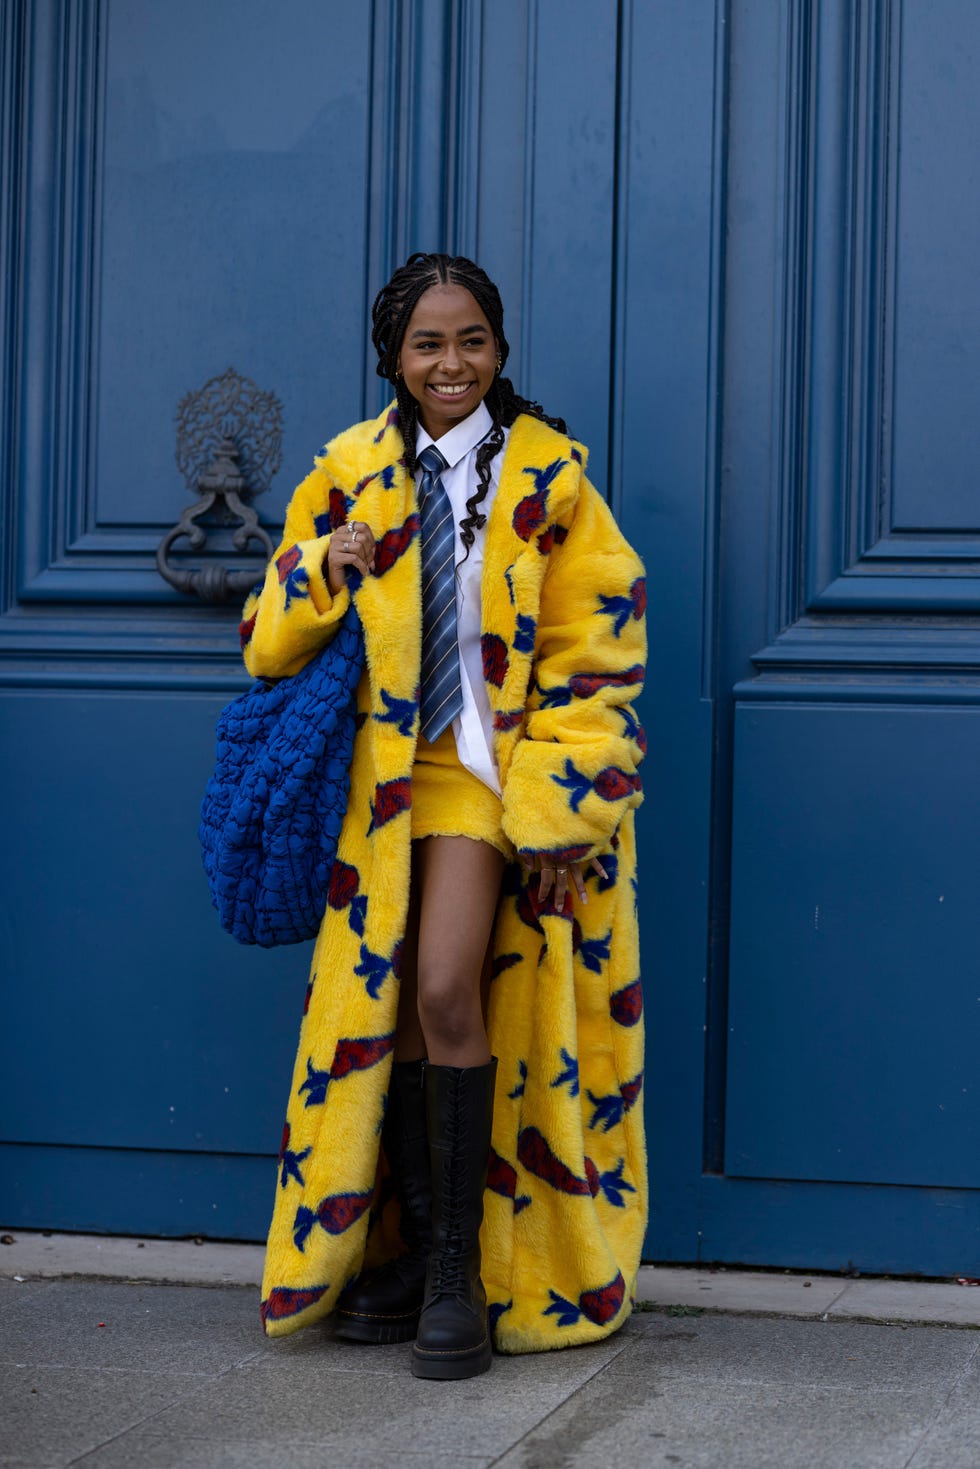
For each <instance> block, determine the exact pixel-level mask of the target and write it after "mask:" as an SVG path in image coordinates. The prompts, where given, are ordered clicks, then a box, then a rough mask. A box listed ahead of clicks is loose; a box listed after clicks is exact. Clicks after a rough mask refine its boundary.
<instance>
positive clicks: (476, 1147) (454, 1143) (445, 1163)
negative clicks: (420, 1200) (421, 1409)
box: [412, 1057, 497, 1378]
mask: <svg viewBox="0 0 980 1469" xmlns="http://www.w3.org/2000/svg"><path fill="white" fill-rule="evenodd" d="M496 1074H497V1061H496V1057H493V1058H491V1060H490V1061H489V1062H488V1064H487V1065H486V1066H465V1067H462V1066H427V1067H426V1074H425V1087H426V1104H427V1108H428V1127H429V1155H430V1157H431V1160H432V1228H433V1241H432V1257H431V1259H430V1260H429V1272H428V1276H427V1278H426V1285H425V1304H424V1306H423V1307H422V1315H421V1318H420V1320H419V1330H418V1336H417V1338H416V1341H415V1346H414V1347H413V1348H412V1371H413V1372H414V1373H415V1376H416V1377H439V1378H459V1377H475V1376H476V1374H477V1373H478V1372H486V1370H487V1368H488V1367H489V1366H490V1361H491V1347H490V1332H489V1328H488V1325H487V1297H486V1292H485V1290H484V1289H483V1282H482V1280H481V1279H480V1225H481V1223H482V1222H483V1190H484V1188H485V1187H486V1182H487V1160H488V1158H489V1155H490V1127H491V1123H492V1120H493V1086H494V1079H495V1077H496Z"/></svg>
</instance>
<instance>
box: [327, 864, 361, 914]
mask: <svg viewBox="0 0 980 1469" xmlns="http://www.w3.org/2000/svg"><path fill="white" fill-rule="evenodd" d="M360 885H361V879H360V874H359V873H358V871H357V868H356V867H352V866H351V865H350V863H349V862H341V861H340V859H339V858H338V859H337V860H336V861H335V862H334V864H333V867H332V868H331V871H330V886H329V888H328V889H327V902H328V903H329V904H330V906H331V908H346V907H347V904H348V903H350V902H351V901H352V900H353V899H354V898H356V897H357V890H358V888H359V887H360Z"/></svg>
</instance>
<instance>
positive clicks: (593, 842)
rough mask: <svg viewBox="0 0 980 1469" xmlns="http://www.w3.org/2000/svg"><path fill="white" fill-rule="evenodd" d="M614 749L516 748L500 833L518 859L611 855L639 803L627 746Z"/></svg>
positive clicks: (605, 745) (605, 744)
mask: <svg viewBox="0 0 980 1469" xmlns="http://www.w3.org/2000/svg"><path fill="white" fill-rule="evenodd" d="M615 743H617V744H619V746H620V748H619V750H618V751H615V752H612V751H611V749H610V742H609V741H608V740H601V741H596V742H595V743H593V744H564V743H559V742H557V741H552V742H550V743H543V742H541V741H536V740H529V739H524V740H520V741H518V744H517V746H516V748H515V750H514V756H513V759H512V761H511V764H510V768H509V770H508V772H507V783H506V789H505V792H504V811H503V828H504V832H505V833H506V835H507V836H508V838H509V839H510V841H512V842H513V844H514V846H515V847H516V849H517V851H518V853H520V854H521V855H522V856H534V855H538V856H546V855H547V856H548V857H554V858H555V860H556V862H562V863H567V862H583V861H589V860H591V858H593V857H596V856H598V855H599V854H600V853H602V852H604V851H606V850H608V848H609V846H610V843H611V841H612V838H613V836H614V834H615V832H616V829H617V827H618V826H619V823H620V821H621V820H622V819H623V816H624V814H625V812H626V811H627V810H629V808H630V807H635V806H639V805H640V803H641V801H642V800H643V792H642V783H641V780H640V776H639V774H638V773H637V771H636V767H635V765H634V763H633V761H632V760H631V759H630V758H629V756H628V747H627V746H626V743H625V742H619V741H617V742H615ZM620 757H621V758H620ZM624 767H625V768H624Z"/></svg>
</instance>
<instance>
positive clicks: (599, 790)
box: [592, 765, 643, 801]
mask: <svg viewBox="0 0 980 1469" xmlns="http://www.w3.org/2000/svg"><path fill="white" fill-rule="evenodd" d="M642 785H643V782H642V781H641V779H640V777H639V776H638V775H627V774H626V771H625V770H619V769H617V767H616V766H615V765H607V766H606V768H605V770H600V771H599V774H598V775H597V776H596V778H595V780H594V781H593V782H592V787H593V789H594V791H595V793H596V795H597V796H601V797H602V799H603V800H604V801H621V800H622V799H623V797H624V796H628V795H630V794H631V793H632V792H633V791H638V790H641V789H642Z"/></svg>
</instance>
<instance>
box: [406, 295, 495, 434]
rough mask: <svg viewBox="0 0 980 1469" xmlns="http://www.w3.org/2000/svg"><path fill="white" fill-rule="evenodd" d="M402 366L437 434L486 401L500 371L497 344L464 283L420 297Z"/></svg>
mask: <svg viewBox="0 0 980 1469" xmlns="http://www.w3.org/2000/svg"><path fill="white" fill-rule="evenodd" d="M398 366H399V368H400V369H401V373H402V376H403V377H404V379H405V386H406V387H407V388H408V391H409V392H410V393H411V395H412V397H413V398H414V399H415V401H416V402H417V403H418V405H419V418H420V419H421V420H422V427H423V428H424V429H425V430H426V431H427V432H428V433H430V434H431V435H432V437H433V438H434V439H439V438H441V437H442V435H443V434H445V433H448V432H449V430H450V429H451V428H453V427H454V426H455V425H456V424H457V423H459V422H460V421H461V420H462V419H464V418H468V417H469V415H470V414H471V413H472V412H473V411H474V409H475V408H476V407H477V406H478V404H480V403H481V402H482V401H483V398H484V396H485V394H486V391H487V389H488V388H489V386H490V384H491V383H492V382H493V380H494V377H495V376H496V373H497V343H496V340H495V338H494V335H493V332H492V331H491V329H490V323H489V322H488V321H487V319H486V317H485V316H484V314H483V312H482V311H481V310H480V308H479V306H478V305H477V304H476V301H475V300H474V298H473V297H472V296H471V295H470V293H469V291H468V290H467V289H466V287H465V286H452V285H446V286H441V285H440V286H430V287H429V289H428V290H427V291H426V292H424V294H423V295H421V296H420V297H419V301H418V305H417V306H416V307H415V310H414V311H413V312H412V315H411V316H410V318H409V322H408V326H407V327H406V329H405V337H404V339H403V341H402V349H401V353H400V354H399V358H398Z"/></svg>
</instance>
